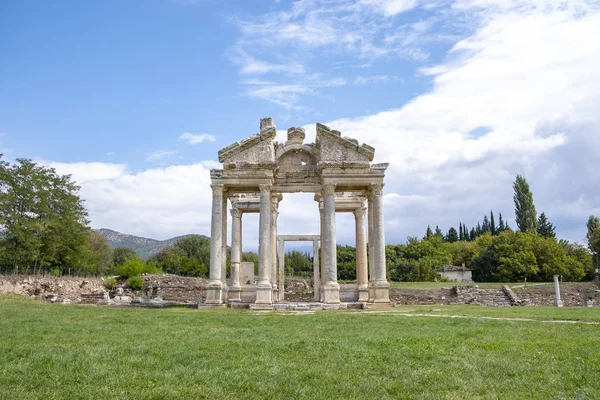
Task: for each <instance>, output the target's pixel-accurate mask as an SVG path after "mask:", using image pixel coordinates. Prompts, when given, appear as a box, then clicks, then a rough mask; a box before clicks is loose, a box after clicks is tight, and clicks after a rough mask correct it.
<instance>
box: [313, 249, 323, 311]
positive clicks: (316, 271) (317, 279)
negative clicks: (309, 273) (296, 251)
mask: <svg viewBox="0 0 600 400" xmlns="http://www.w3.org/2000/svg"><path fill="white" fill-rule="evenodd" d="M319 258H320V254H319V241H318V240H313V291H314V297H313V299H314V301H319V300H320V299H321V276H320V274H321V271H320V266H319Z"/></svg>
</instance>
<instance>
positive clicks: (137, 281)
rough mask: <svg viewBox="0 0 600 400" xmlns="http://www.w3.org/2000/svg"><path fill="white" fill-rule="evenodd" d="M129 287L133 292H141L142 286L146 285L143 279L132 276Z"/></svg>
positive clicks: (128, 283)
mask: <svg viewBox="0 0 600 400" xmlns="http://www.w3.org/2000/svg"><path fill="white" fill-rule="evenodd" d="M127 285H128V286H129V287H130V288H131V289H132V290H140V289H141V288H142V286H143V285H144V280H143V279H142V277H141V276H130V277H129V279H128V280H127Z"/></svg>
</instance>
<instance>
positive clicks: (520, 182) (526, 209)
mask: <svg viewBox="0 0 600 400" xmlns="http://www.w3.org/2000/svg"><path fill="white" fill-rule="evenodd" d="M513 189H514V191H515V194H514V196H513V200H514V202H515V221H516V222H517V227H518V228H519V230H520V231H521V232H527V231H535V229H536V225H537V220H536V216H537V212H536V211H535V205H534V204H533V194H532V193H531V190H529V183H527V181H526V180H525V178H523V177H522V176H521V175H517V178H516V179H515V182H514V184H513Z"/></svg>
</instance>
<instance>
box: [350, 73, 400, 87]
mask: <svg viewBox="0 0 600 400" xmlns="http://www.w3.org/2000/svg"><path fill="white" fill-rule="evenodd" d="M396 80H398V77H396V76H387V75H371V76H357V77H356V78H354V83H355V84H356V85H368V84H371V83H389V82H392V81H396Z"/></svg>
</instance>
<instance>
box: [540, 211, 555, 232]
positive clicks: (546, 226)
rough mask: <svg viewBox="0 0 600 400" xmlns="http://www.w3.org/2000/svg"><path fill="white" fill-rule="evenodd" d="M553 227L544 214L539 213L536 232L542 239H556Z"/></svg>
mask: <svg viewBox="0 0 600 400" xmlns="http://www.w3.org/2000/svg"><path fill="white" fill-rule="evenodd" d="M554 229H555V228H554V225H553V224H552V223H551V222H550V221H548V218H547V217H546V214H545V213H541V214H540V216H539V218H538V220H537V232H538V233H539V234H540V235H542V236H543V237H547V238H556V234H555V233H554Z"/></svg>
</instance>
